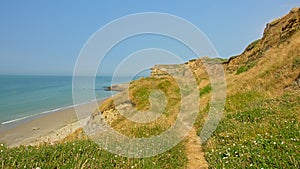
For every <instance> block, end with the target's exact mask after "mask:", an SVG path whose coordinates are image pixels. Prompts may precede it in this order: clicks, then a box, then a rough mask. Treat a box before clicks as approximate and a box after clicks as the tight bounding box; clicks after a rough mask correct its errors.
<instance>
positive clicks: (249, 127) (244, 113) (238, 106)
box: [204, 92, 300, 168]
mask: <svg viewBox="0 0 300 169" xmlns="http://www.w3.org/2000/svg"><path fill="white" fill-rule="evenodd" d="M225 109H226V111H225V117H224V118H223V119H222V121H221V122H220V123H219V125H218V127H217V130H216V131H215V133H214V134H213V136H212V137H211V139H210V140H209V141H208V142H207V143H206V144H205V145H204V148H205V151H206V159H207V160H208V162H209V164H210V167H211V168H236V166H237V164H238V165H239V167H240V168H299V167H300V163H299V161H300V151H299V149H300V127H299V119H300V114H299V113H298V110H299V109H300V96H299V95H298V94H285V95H282V96H280V97H277V98H273V99H267V98H265V97H262V96H260V95H257V94H255V92H247V93H243V94H242V93H239V94H236V95H234V96H231V97H229V98H228V101H227V103H226V108H225Z"/></svg>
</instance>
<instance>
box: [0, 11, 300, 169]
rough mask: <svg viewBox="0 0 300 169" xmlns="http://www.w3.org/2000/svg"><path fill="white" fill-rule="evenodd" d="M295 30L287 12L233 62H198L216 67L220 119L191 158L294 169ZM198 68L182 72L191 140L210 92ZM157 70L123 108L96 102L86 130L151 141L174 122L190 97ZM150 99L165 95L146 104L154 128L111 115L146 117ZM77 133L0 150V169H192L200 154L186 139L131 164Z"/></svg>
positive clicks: (298, 74) (298, 68) (298, 83)
mask: <svg viewBox="0 0 300 169" xmlns="http://www.w3.org/2000/svg"><path fill="white" fill-rule="evenodd" d="M299 30H300V9H299V8H294V9H292V10H291V12H290V13H288V14H287V15H285V16H283V17H282V18H279V19H276V20H274V21H273V22H271V23H269V24H267V27H266V29H265V31H264V35H263V37H262V38H261V39H259V40H256V41H254V42H253V43H251V44H250V45H249V46H248V47H247V48H246V49H245V51H244V52H243V53H242V54H241V55H238V56H234V57H231V58H230V59H228V60H223V59H209V58H204V59H205V61H206V62H207V61H210V62H218V64H221V65H222V66H223V67H224V70H225V75H226V83H227V89H226V92H227V99H226V103H225V108H224V114H223V118H222V120H221V122H220V123H219V125H218V127H217V129H216V130H215V131H214V133H213V135H212V136H211V138H210V139H209V140H208V141H207V142H205V143H204V144H203V145H202V146H203V150H201V149H200V150H199V151H203V152H204V156H205V159H206V160H207V162H208V165H209V167H210V168H300V163H299V161H300V151H299V149H300V140H299V139H300V127H299V122H300V111H299V110H300V48H299V47H300V31H299ZM202 61H203V60H201V59H195V60H191V61H189V62H187V63H185V64H184V65H187V66H189V68H190V69H191V70H192V72H193V74H194V76H195V77H196V80H197V83H198V84H197V85H198V89H199V90H198V94H199V96H200V97H201V99H200V103H199V104H200V109H199V112H198V115H197V119H196V122H195V124H194V127H193V130H195V131H196V132H195V133H197V134H198V135H199V134H200V133H201V130H202V127H203V125H204V122H205V119H206V118H207V113H208V111H209V106H210V100H211V97H212V90H213V88H212V85H211V84H210V81H209V77H208V74H207V72H206V69H205V67H204V65H203V62H202ZM164 67H165V68H166V67H167V69H169V68H170V66H167V65H162V66H156V67H154V68H153V69H152V77H149V78H143V79H139V80H137V81H134V82H131V83H130V85H129V90H128V91H126V92H127V93H126V94H128V95H129V98H130V102H125V103H122V104H117V105H115V104H114V102H113V100H112V99H108V100H107V101H106V102H104V103H103V105H102V106H100V107H99V109H98V110H97V111H95V112H94V113H93V115H92V117H91V120H90V122H89V124H90V125H92V124H93V123H97V122H99V121H101V120H103V119H101V118H104V119H106V120H107V121H108V123H109V124H110V125H111V126H112V127H113V128H114V129H115V130H117V131H119V132H121V133H122V134H125V135H127V136H129V137H133V138H134V137H151V136H154V135H157V134H159V133H161V132H162V131H165V130H166V129H168V128H169V127H170V126H171V125H172V123H174V121H175V120H176V117H177V115H178V106H180V102H181V96H182V95H181V94H182V93H183V95H184V96H188V95H189V94H190V91H191V90H193V89H189V88H188V86H187V87H186V88H184V89H185V90H184V91H180V89H179V87H178V85H176V83H175V82H174V79H173V78H172V77H170V76H168V75H167V74H166V73H165V72H164V71H162V70H160V69H163V68H164ZM171 67H177V66H174V65H173V66H171ZM179 74H181V73H180V72H179ZM152 91H162V92H163V93H164V94H165V95H164V96H162V95H160V92H157V93H156V94H157V95H154V97H153V98H154V99H155V98H156V99H160V100H162V101H165V103H166V107H165V109H163V111H162V112H161V115H160V116H159V117H158V118H157V119H156V121H154V122H150V123H146V124H138V123H135V122H132V121H130V120H127V119H126V118H124V117H123V116H122V115H120V113H118V111H117V110H118V109H120V108H121V109H126V108H128V107H134V108H136V109H137V110H139V111H144V112H147V111H149V110H150V109H151V108H153V106H151V99H149V98H151V93H153V92H152ZM124 94H125V93H124V92H123V93H122V92H121V93H119V94H118V95H116V96H115V97H116V99H117V98H118V97H122V95H124ZM154 107H155V106H154ZM158 109H159V107H158ZM131 113H132V114H129V115H134V112H131ZM100 114H101V115H102V116H101V118H98V117H99V115H100ZM80 133H81V134H82V132H78V133H77V134H74V136H70V137H69V138H67V139H66V140H64V141H63V142H61V143H58V144H55V145H47V144H46V145H44V146H40V147H30V146H29V147H25V146H22V147H18V148H12V149H8V148H6V147H5V146H1V147H0V150H1V157H0V161H1V163H0V164H2V168H11V167H13V168H21V167H22V168H23V167H25V168H26V167H28V168H29V167H42V168H194V167H195V166H193V165H191V163H192V161H193V160H195V159H193V158H190V156H191V155H192V156H195V154H197V153H201V152H194V153H195V154H191V153H190V151H188V149H189V148H190V147H191V145H193V144H196V143H195V142H191V141H189V140H190V139H191V138H192V137H193V134H189V135H188V137H187V138H185V139H184V140H183V141H182V142H180V143H179V144H178V145H177V146H175V147H174V148H172V149H171V150H169V151H167V152H165V153H163V154H160V155H157V156H154V157H151V158H144V159H132V158H125V157H121V156H117V155H114V154H111V153H108V152H107V151H105V150H103V149H99V148H98V147H97V146H96V145H95V143H93V142H92V141H91V140H89V139H78V137H77V136H78V135H80ZM194 135H195V134H194ZM197 151H198V149H197Z"/></svg>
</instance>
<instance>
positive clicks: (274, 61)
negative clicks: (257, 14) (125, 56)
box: [151, 8, 300, 90]
mask: <svg viewBox="0 0 300 169" xmlns="http://www.w3.org/2000/svg"><path fill="white" fill-rule="evenodd" d="M299 30H300V8H294V9H292V10H291V11H290V12H289V13H288V14H287V15H285V16H283V17H282V18H279V19H275V20H274V21H272V22H271V23H268V24H267V25H266V28H265V30H264V33H263V37H262V38H261V39H259V40H256V41H254V42H252V43H251V44H250V45H248V46H247V47H246V49H245V51H244V52H243V53H242V54H240V55H237V56H234V57H231V58H229V59H228V60H224V59H209V58H207V57H204V58H199V59H194V60H190V61H189V62H187V63H185V64H182V65H155V66H154V67H153V68H152V69H151V70H152V72H151V76H153V77H161V76H167V75H168V74H167V72H173V73H174V74H178V75H183V76H184V72H182V71H181V70H182V69H180V66H183V65H188V67H189V68H190V70H191V71H192V72H193V73H194V76H195V77H196V78H197V80H198V81H199V82H200V81H201V80H202V82H203V83H206V84H207V83H209V82H205V80H206V81H207V79H208V75H207V72H206V68H205V66H204V64H203V62H205V63H207V62H209V61H215V62H214V63H219V64H222V65H223V66H224V70H225V74H226V76H227V80H229V81H241V83H240V84H243V83H246V82H247V84H244V85H245V86H249V85H250V87H251V85H252V87H253V86H255V85H261V86H265V88H268V85H270V86H272V85H276V86H277V87H281V88H282V87H288V86H291V85H293V84H299V78H298V77H299V76H300V70H299V68H300V66H299V65H300V31H299ZM240 74H241V75H240ZM229 84H230V82H229ZM279 84H281V86H278V85H279ZM233 86H236V84H233ZM276 86H275V87H276ZM298 86H299V85H298ZM200 87H201V84H200ZM229 90H230V89H229Z"/></svg>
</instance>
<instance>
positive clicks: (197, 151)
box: [186, 128, 208, 169]
mask: <svg viewBox="0 0 300 169" xmlns="http://www.w3.org/2000/svg"><path fill="white" fill-rule="evenodd" d="M187 139H188V142H187V144H186V154H187V158H188V164H187V168H188V169H205V168H208V163H207V161H206V160H205V158H204V152H203V151H202V147H201V145H200V138H199V136H197V134H196V130H195V129H194V128H192V130H191V131H190V132H189V134H188V136H187Z"/></svg>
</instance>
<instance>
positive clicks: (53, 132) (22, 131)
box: [0, 101, 102, 147]
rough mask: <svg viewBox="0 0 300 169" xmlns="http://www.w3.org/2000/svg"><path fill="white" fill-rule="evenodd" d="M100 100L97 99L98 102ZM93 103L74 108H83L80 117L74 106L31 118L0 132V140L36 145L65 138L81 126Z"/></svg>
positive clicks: (13, 145) (10, 144) (14, 143)
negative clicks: (83, 112)
mask: <svg viewBox="0 0 300 169" xmlns="http://www.w3.org/2000/svg"><path fill="white" fill-rule="evenodd" d="M101 102H102V101H98V104H100V103H101ZM93 105H94V103H85V104H81V105H78V106H77V107H76V108H80V109H81V110H82V109H84V110H85V114H81V115H80V119H79V118H78V115H77V114H76V112H75V108H74V107H70V108H66V109H63V110H58V111H55V112H52V113H49V114H46V115H43V116H41V117H38V118H35V119H32V120H31V121H28V122H26V123H23V124H20V125H18V126H16V127H14V128H12V129H9V130H6V131H4V132H1V133H0V142H1V143H5V144H7V145H8V146H10V147H15V146H19V145H37V144H40V143H44V142H47V143H50V144H51V143H54V142H55V141H58V140H61V139H63V138H65V137H66V136H67V135H68V134H70V133H72V132H74V131H75V130H76V129H78V128H80V127H82V126H83V125H84V124H85V123H86V122H87V121H88V119H89V116H90V114H91V112H92V111H94V110H95V107H94V106H93Z"/></svg>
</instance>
